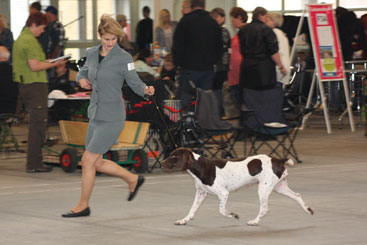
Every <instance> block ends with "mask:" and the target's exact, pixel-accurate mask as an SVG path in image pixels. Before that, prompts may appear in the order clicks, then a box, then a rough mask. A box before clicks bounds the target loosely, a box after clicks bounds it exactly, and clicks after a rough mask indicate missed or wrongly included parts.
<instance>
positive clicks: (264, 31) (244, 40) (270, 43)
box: [238, 7, 287, 90]
mask: <svg viewBox="0 0 367 245" xmlns="http://www.w3.org/2000/svg"><path fill="white" fill-rule="evenodd" d="M267 13H268V11H267V10H266V9H264V8H262V7H257V8H255V9H254V11H253V13H252V14H253V15H252V22H251V23H250V24H247V25H245V26H243V27H242V28H241V29H240V31H239V32H238V37H239V39H240V45H241V53H242V56H243V61H242V64H241V74H240V86H241V88H247V89H256V90H265V89H271V88H274V87H275V86H276V72H275V69H276V68H275V67H276V66H277V67H278V69H279V70H280V71H281V72H282V74H283V75H284V76H285V75H286V74H287V70H286V69H285V67H284V66H283V64H282V61H281V60H280V56H279V52H278V51H279V48H278V41H277V38H276V36H275V34H274V32H273V30H272V29H271V28H270V27H269V26H267V25H265V24H264V23H265V22H266V20H267V18H268V17H267Z"/></svg>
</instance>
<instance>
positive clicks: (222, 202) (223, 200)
mask: <svg viewBox="0 0 367 245" xmlns="http://www.w3.org/2000/svg"><path fill="white" fill-rule="evenodd" d="M217 196H218V199H219V213H220V214H221V215H223V216H225V217H228V218H236V219H239V218H240V216H239V215H238V214H235V213H229V212H228V211H227V209H226V205H227V200H228V196H229V192H228V191H227V190H222V191H220V192H219V193H217Z"/></svg>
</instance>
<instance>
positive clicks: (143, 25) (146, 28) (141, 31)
mask: <svg viewBox="0 0 367 245" xmlns="http://www.w3.org/2000/svg"><path fill="white" fill-rule="evenodd" d="M149 15H150V8H149V7H148V6H145V7H144V8H143V16H144V19H142V20H141V21H139V23H138V26H137V27H136V43H137V45H138V48H139V51H140V50H143V49H149V44H151V43H152V42H153V20H152V19H151V18H149Z"/></svg>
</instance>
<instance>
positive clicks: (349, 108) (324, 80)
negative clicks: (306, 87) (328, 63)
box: [302, 17, 355, 134]
mask: <svg viewBox="0 0 367 245" xmlns="http://www.w3.org/2000/svg"><path fill="white" fill-rule="evenodd" d="M310 19H311V18H310V17H309V26H310V33H311V38H312V39H311V40H312V45H313V51H314V57H315V65H316V70H315V71H314V75H313V78H312V83H311V88H310V91H309V95H308V98H307V104H306V108H309V107H310V104H311V99H312V96H313V92H314V89H315V84H316V77H317V82H318V85H319V89H320V96H321V103H322V106H323V110H324V117H325V123H326V128H327V132H328V134H331V133H332V130H331V124H330V118H329V111H328V108H327V103H326V97H325V90H324V85H323V83H324V82H329V81H330V82H333V81H341V80H342V81H343V87H344V92H345V100H346V104H347V109H348V115H349V123H350V128H351V131H352V132H354V131H355V127H354V118H353V113H352V107H351V102H350V97H349V88H348V83H347V80H346V77H345V74H343V78H342V79H335V78H334V79H325V78H324V79H321V78H320V77H319V74H320V71H321V67H320V65H319V63H318V60H317V58H318V57H319V55H317V51H316V49H317V48H319V47H318V46H317V45H316V44H315V37H314V33H313V31H312V22H311V20H310ZM334 19H335V17H334ZM335 28H336V27H335ZM336 29H337V28H336ZM336 31H337V30H336ZM334 38H337V39H338V38H339V36H335V37H334ZM338 41H339V39H338ZM338 43H340V41H339V42H338ZM335 48H339V47H335ZM341 60H342V58H341ZM343 72H344V66H343ZM316 73H317V74H316ZM317 106H318V104H317ZM315 107H316V106H315ZM308 117H309V116H307V117H305V118H304V119H303V122H302V127H304V125H305V123H306V120H307V119H308Z"/></svg>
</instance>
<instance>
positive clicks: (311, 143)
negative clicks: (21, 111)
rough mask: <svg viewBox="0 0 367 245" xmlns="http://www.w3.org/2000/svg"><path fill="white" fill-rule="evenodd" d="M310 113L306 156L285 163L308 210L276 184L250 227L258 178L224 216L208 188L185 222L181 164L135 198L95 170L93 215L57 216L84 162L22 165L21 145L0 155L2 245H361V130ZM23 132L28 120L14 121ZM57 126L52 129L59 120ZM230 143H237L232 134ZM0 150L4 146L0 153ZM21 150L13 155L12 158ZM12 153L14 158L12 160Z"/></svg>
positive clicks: (366, 196)
mask: <svg viewBox="0 0 367 245" xmlns="http://www.w3.org/2000/svg"><path fill="white" fill-rule="evenodd" d="M312 123H313V120H311V121H310V126H309V127H307V128H306V129H305V130H303V131H300V133H299V135H298V138H297V140H296V146H297V150H298V152H299V156H300V158H301V159H302V160H303V163H301V164H296V165H295V166H293V167H289V178H288V182H289V186H290V187H291V188H292V189H293V190H294V191H296V192H299V193H300V194H302V197H303V199H304V201H305V202H306V203H307V204H308V205H309V206H311V207H312V209H313V210H314V211H315V214H314V215H313V216H311V215H308V214H306V213H305V212H304V211H303V210H302V209H301V207H300V206H299V205H298V204H297V203H296V202H294V201H293V200H291V199H289V198H287V197H284V196H280V195H278V194H276V193H274V194H273V195H272V196H271V198H270V202H269V208H270V212H269V213H268V215H267V216H266V217H264V218H263V219H262V220H261V222H260V224H259V226H257V227H252V226H247V225H246V223H247V221H248V220H250V219H253V218H254V217H255V216H256V215H257V212H258V208H259V202H258V198H257V187H256V185H254V186H251V187H248V188H242V189H240V190H238V191H237V192H234V193H232V194H231V195H230V197H229V201H228V204H227V209H228V210H229V211H231V212H235V213H238V214H239V215H240V219H239V220H236V219H230V218H226V217H223V216H221V215H220V214H219V212H218V200H217V198H216V197H214V196H210V197H208V198H207V200H206V201H205V202H204V203H203V205H202V207H201V208H200V209H199V211H198V213H197V215H196V216H195V219H194V220H192V221H191V222H189V223H188V224H187V225H186V226H176V225H174V224H173V223H174V221H176V220H178V219H181V218H183V217H184V216H186V214H187V212H188V211H189V209H190V207H191V204H192V201H193V199H194V195H195V187H194V182H193V179H192V178H191V177H190V176H189V175H188V174H187V173H185V172H170V173H167V172H164V171H162V170H161V169H159V168H157V169H154V171H153V173H146V174H144V176H145V177H146V182H145V184H144V185H143V187H142V189H141V190H140V191H139V194H138V195H137V197H136V199H134V200H133V201H132V202H127V201H126V198H127V195H128V189H127V185H126V184H125V183H124V182H123V181H121V180H119V179H116V178H113V177H109V176H106V175H100V176H97V178H96V184H95V188H94V191H93V195H92V198H91V201H90V208H91V211H92V214H91V216H90V217H82V218H74V219H64V218H61V216H60V215H61V214H62V213H64V212H66V211H68V210H70V209H71V208H72V207H73V206H74V205H75V204H76V203H77V201H78V199H79V196H80V191H81V170H80V169H79V170H77V171H75V172H74V173H71V174H67V173H64V172H63V171H62V169H61V168H59V167H54V170H53V171H52V172H51V173H32V174H30V173H26V172H25V158H24V154H23V155H22V154H19V153H10V154H9V155H4V154H3V155H1V158H0V244H134V245H139V244H190V245H191V244H261V245H262V244H272V245H274V244H283V245H284V244H292V245H295V244H297V245H298V244H333V245H335V244H341V245H342V244H343V245H345V244H367V205H366V203H367V138H366V137H365V136H364V128H361V127H357V128H356V132H354V133H352V132H351V131H350V128H349V127H348V125H344V127H343V129H338V127H337V126H336V125H335V124H334V125H333V133H332V134H331V135H328V134H327V133H326V129H325V125H324V124H323V122H322V120H319V121H317V122H315V123H314V124H312ZM13 129H14V131H15V132H16V133H17V134H18V135H20V134H21V133H26V132H25V127H24V126H23V127H22V126H19V127H13ZM56 130H57V129H56ZM236 148H237V149H241V148H242V143H237V145H236ZM0 154H1V153H0ZM17 157H20V158H17ZM10 158H11V159H10Z"/></svg>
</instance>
